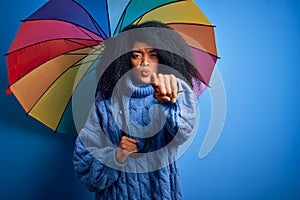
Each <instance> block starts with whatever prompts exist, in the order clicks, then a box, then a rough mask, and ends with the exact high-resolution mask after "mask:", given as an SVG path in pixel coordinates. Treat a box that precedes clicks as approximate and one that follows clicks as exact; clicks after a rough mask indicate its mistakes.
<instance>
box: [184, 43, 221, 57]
mask: <svg viewBox="0 0 300 200" xmlns="http://www.w3.org/2000/svg"><path fill="white" fill-rule="evenodd" d="M189 47H190V48H193V49H197V50H198V51H201V52H203V53H207V54H208V55H210V56H213V57H215V58H217V59H221V58H220V57H219V56H216V55H214V54H212V53H209V52H207V51H204V50H203V49H199V48H197V47H193V46H190V45H189Z"/></svg>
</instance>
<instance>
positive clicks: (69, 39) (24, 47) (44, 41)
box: [5, 38, 100, 56]
mask: <svg viewBox="0 0 300 200" xmlns="http://www.w3.org/2000/svg"><path fill="white" fill-rule="evenodd" d="M72 39H76V40H83V41H91V40H87V39H81V38H72ZM72 39H71V38H55V39H50V40H43V41H42V42H36V43H33V44H30V45H27V46H23V47H22V48H19V49H16V50H14V51H11V52H8V53H6V54H5V56H8V55H10V54H12V53H15V52H17V51H20V50H22V49H26V48H28V47H30V46H33V45H37V44H42V43H46V42H51V41H55V40H68V41H70V42H73V43H74V41H72ZM95 42H97V43H98V44H100V42H99V41H97V40H96V41H95ZM77 44H80V45H81V46H84V45H83V44H81V43H80V42H78V43H77ZM85 46H86V45H85ZM87 47H88V46H87ZM72 51H73V50H72Z"/></svg>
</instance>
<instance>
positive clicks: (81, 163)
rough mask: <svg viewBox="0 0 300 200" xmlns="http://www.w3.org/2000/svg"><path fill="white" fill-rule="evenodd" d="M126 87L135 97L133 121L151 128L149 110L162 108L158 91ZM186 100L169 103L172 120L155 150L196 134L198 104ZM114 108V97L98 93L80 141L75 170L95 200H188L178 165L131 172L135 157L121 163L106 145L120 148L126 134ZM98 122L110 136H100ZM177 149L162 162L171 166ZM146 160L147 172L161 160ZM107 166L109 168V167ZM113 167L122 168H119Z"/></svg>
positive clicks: (157, 139)
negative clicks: (157, 106)
mask: <svg viewBox="0 0 300 200" xmlns="http://www.w3.org/2000/svg"><path fill="white" fill-rule="evenodd" d="M124 89H125V90H126V91H129V93H130V94H132V95H131V98H130V101H129V113H130V116H127V118H128V119H129V120H132V121H133V122H134V123H135V124H138V125H139V126H146V125H148V124H149V123H150V121H151V117H150V115H149V109H150V108H151V107H152V106H153V105H155V104H158V102H157V101H156V100H155V99H154V98H153V96H152V95H153V88H152V87H151V85H149V84H147V85H143V86H141V87H136V86H135V85H133V84H132V83H131V82H130V81H127V84H126V88H124ZM181 101H182V102H181ZM186 101H190V100H189V99H187V98H181V99H180V98H179V99H178V101H177V103H175V104H172V103H167V104H164V105H163V107H164V108H165V111H166V112H165V113H166V115H167V121H166V124H165V125H164V126H163V128H162V129H161V130H160V131H159V133H157V134H156V135H154V136H152V137H151V146H150V148H149V150H148V151H149V152H152V151H155V150H158V149H161V148H163V147H165V146H166V145H167V144H168V143H169V142H170V141H172V139H173V138H174V136H175V135H176V134H179V137H176V138H177V139H178V138H179V139H178V140H180V141H178V142H184V141H185V140H187V138H188V137H189V136H190V134H191V130H192V128H193V126H194V124H193V123H194V120H195V113H194V112H193V109H194V108H193V106H194V105H193V104H194V103H195V102H192V103H191V102H186ZM181 104H182V106H181ZM189 104H190V105H189ZM112 107H114V106H112V101H111V99H102V98H101V95H97V97H96V101H95V106H94V107H93V108H92V109H91V111H90V115H89V118H88V120H87V122H86V125H85V128H83V129H82V131H81V132H80V135H79V137H78V138H77V140H76V146H75V151H74V169H75V173H76V175H77V177H78V178H79V179H80V181H81V182H82V183H83V184H84V185H85V186H86V187H87V188H88V189H89V190H90V191H93V192H96V196H95V198H96V199H97V200H100V199H104V200H106V199H112V200H114V199H120V200H123V199H136V200H142V199H143V200H147V199H149V200H155V199H174V200H177V199H182V192H181V186H180V180H179V172H178V168H177V163H176V161H175V162H172V163H169V164H167V165H166V166H164V167H163V168H160V169H158V170H155V171H150V172H144V173H132V172H125V171H126V169H129V167H131V168H132V167H137V166H134V165H132V163H133V162H131V160H132V159H134V158H128V159H127V161H126V162H125V163H124V164H121V163H118V162H117V161H116V158H115V148H112V147H110V146H109V145H107V142H105V141H106V138H105V136H106V137H107V139H108V140H109V141H110V142H112V143H113V144H114V145H115V146H118V144H119V142H120V140H121V137H122V135H123V132H122V131H121V130H120V128H118V125H117V124H116V122H115V120H114V118H113V113H114V112H119V111H115V110H113V109H112ZM183 107H184V109H188V112H186V111H184V112H183V111H182V109H183ZM183 113H187V115H186V116H185V115H183ZM160 114H161V113H158V114H157V116H154V118H160V117H161V116H160ZM97 124H98V125H99V124H100V127H101V130H103V131H104V134H105V136H104V134H99V133H98V132H99V130H100V129H99V128H97ZM134 138H135V139H138V140H139V141H140V142H141V143H140V145H139V148H141V147H142V146H143V145H144V144H145V139H144V138H142V137H140V138H139V137H134ZM171 149H173V150H172V151H170V152H169V154H167V155H160V157H159V161H160V162H162V163H164V162H167V161H168V159H169V157H170V156H172V155H175V154H176V149H174V148H171ZM173 151H174V152H173ZM96 157H97V158H96ZM130 159H131V160H130ZM141 159H147V160H145V162H143V164H142V165H144V166H142V168H143V169H144V168H146V167H147V165H149V166H150V165H153V164H155V162H157V159H155V160H154V159H153V160H152V159H148V158H141ZM104 163H105V164H104ZM107 163H108V165H109V166H107ZM110 163H111V165H110ZM137 165H138V164H137ZM112 166H117V167H120V168H119V170H117V169H115V168H114V167H112ZM120 169H124V170H123V171H122V170H120Z"/></svg>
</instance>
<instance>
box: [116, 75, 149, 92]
mask: <svg viewBox="0 0 300 200" xmlns="http://www.w3.org/2000/svg"><path fill="white" fill-rule="evenodd" d="M124 76H125V77H123V78H124V79H123V81H121V82H120V83H121V85H119V92H120V93H121V94H123V95H126V96H129V97H132V98H143V97H146V96H149V95H152V94H153V92H154V89H153V87H152V86H151V84H136V83H134V82H133V81H132V79H131V78H130V76H128V75H124Z"/></svg>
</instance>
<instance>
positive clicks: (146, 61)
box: [141, 55, 150, 66]
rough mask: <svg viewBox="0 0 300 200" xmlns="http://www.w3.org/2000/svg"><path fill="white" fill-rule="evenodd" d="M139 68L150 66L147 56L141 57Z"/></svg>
mask: <svg viewBox="0 0 300 200" xmlns="http://www.w3.org/2000/svg"><path fill="white" fill-rule="evenodd" d="M141 66H150V58H149V57H148V56H147V55H145V56H143V59H142V63H141Z"/></svg>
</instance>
